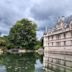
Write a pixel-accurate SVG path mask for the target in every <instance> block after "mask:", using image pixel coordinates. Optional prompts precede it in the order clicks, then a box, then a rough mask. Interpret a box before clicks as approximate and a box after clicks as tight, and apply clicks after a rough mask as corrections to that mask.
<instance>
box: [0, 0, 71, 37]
mask: <svg viewBox="0 0 72 72" xmlns="http://www.w3.org/2000/svg"><path fill="white" fill-rule="evenodd" d="M71 3H72V0H63V1H61V0H1V1H0V31H1V32H2V34H8V32H9V30H10V27H11V26H12V25H13V24H15V22H16V21H17V20H19V19H22V18H28V19H30V20H33V21H35V22H36V23H37V25H38V29H37V37H40V36H42V33H43V32H44V30H45V27H46V26H48V27H51V26H53V25H54V24H55V21H56V19H57V17H59V16H69V15H71V14H72V4H71ZM40 33H41V34H40Z"/></svg>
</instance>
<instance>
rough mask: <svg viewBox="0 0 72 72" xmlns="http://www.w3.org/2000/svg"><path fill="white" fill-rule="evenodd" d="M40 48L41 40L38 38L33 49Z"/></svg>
mask: <svg viewBox="0 0 72 72" xmlns="http://www.w3.org/2000/svg"><path fill="white" fill-rule="evenodd" d="M39 48H41V42H40V41H39V40H37V41H36V45H35V50H37V49H39Z"/></svg>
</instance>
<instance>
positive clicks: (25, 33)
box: [8, 19, 36, 49]
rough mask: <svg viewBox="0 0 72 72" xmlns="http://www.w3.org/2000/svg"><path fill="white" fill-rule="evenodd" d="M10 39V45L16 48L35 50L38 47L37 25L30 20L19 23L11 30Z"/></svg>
mask: <svg viewBox="0 0 72 72" xmlns="http://www.w3.org/2000/svg"><path fill="white" fill-rule="evenodd" d="M8 39H9V42H10V43H9V44H10V45H11V46H14V47H15V48H25V49H34V46H35V45H36V24H35V23H33V22H32V21H29V20H28V19H22V20H20V21H17V22H16V24H15V25H14V26H13V27H12V28H11V30H10V32H9V36H8ZM10 45H9V46H10Z"/></svg>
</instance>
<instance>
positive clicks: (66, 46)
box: [43, 18, 72, 53]
mask: <svg viewBox="0 0 72 72" xmlns="http://www.w3.org/2000/svg"><path fill="white" fill-rule="evenodd" d="M43 41H44V42H43V44H44V45H43V46H44V51H47V50H48V52H53V53H60V52H61V53H65V52H66V53H70V52H72V21H71V22H70V24H65V23H64V20H63V19H62V18H60V20H58V22H57V24H56V26H55V27H54V28H52V29H51V30H50V31H48V32H46V33H45V34H44V36H43Z"/></svg>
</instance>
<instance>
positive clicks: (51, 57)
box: [45, 54, 72, 72]
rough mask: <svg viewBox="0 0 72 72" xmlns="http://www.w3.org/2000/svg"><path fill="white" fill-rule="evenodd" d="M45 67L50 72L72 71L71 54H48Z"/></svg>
mask: <svg viewBox="0 0 72 72" xmlns="http://www.w3.org/2000/svg"><path fill="white" fill-rule="evenodd" d="M45 59H46V60H47V62H46V63H45V64H46V69H47V71H49V70H50V72H72V55H60V54H48V56H47V57H45Z"/></svg>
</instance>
